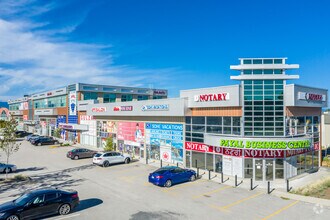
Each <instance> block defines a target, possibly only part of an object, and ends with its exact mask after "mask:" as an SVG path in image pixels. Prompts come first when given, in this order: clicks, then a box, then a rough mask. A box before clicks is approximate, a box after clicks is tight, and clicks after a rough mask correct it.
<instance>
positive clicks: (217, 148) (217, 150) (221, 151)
mask: <svg viewBox="0 0 330 220" xmlns="http://www.w3.org/2000/svg"><path fill="white" fill-rule="evenodd" d="M213 148H214V153H215V154H223V148H222V147H213Z"/></svg>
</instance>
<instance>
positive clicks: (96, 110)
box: [92, 107, 107, 112]
mask: <svg viewBox="0 0 330 220" xmlns="http://www.w3.org/2000/svg"><path fill="white" fill-rule="evenodd" d="M106 111H107V108H106V107H93V108H92V112H106Z"/></svg>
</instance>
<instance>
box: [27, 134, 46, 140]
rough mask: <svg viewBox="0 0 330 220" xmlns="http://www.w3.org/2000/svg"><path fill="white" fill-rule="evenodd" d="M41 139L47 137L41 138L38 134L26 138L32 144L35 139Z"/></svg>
mask: <svg viewBox="0 0 330 220" xmlns="http://www.w3.org/2000/svg"><path fill="white" fill-rule="evenodd" d="M39 137H45V136H40V135H38V134H31V135H29V136H27V137H26V140H27V141H30V142H31V141H32V140H33V139H37V138H39Z"/></svg>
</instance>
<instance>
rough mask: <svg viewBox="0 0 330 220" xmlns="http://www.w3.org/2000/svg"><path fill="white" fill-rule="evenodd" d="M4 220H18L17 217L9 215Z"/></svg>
mask: <svg viewBox="0 0 330 220" xmlns="http://www.w3.org/2000/svg"><path fill="white" fill-rule="evenodd" d="M6 220H19V217H18V216H17V215H11V216H9V217H8V218H6Z"/></svg>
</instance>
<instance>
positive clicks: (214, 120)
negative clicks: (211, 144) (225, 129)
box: [206, 117, 222, 126]
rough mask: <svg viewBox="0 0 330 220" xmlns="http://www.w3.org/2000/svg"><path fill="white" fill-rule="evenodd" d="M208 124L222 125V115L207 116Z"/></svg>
mask: <svg viewBox="0 0 330 220" xmlns="http://www.w3.org/2000/svg"><path fill="white" fill-rule="evenodd" d="M206 119H207V125H219V126H221V125H222V118H221V117H207V118H206Z"/></svg>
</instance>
